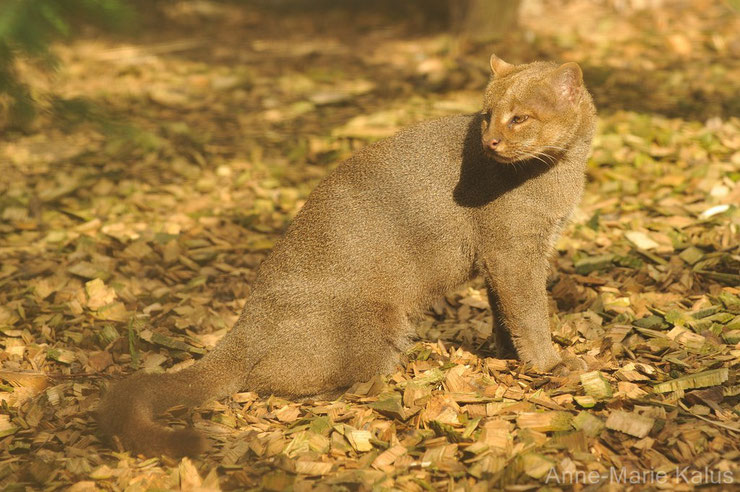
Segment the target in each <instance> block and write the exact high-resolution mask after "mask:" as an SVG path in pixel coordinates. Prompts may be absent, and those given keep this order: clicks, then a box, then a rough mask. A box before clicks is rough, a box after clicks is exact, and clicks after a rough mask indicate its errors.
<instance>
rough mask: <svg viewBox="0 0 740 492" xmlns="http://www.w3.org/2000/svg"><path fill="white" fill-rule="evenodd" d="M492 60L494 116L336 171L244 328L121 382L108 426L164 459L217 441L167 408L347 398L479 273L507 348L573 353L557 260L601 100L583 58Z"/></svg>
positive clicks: (535, 357) (529, 357)
mask: <svg viewBox="0 0 740 492" xmlns="http://www.w3.org/2000/svg"><path fill="white" fill-rule="evenodd" d="M490 68H491V74H492V77H491V81H490V82H489V84H488V85H487V87H486V89H485V94H484V100H483V108H484V109H483V111H482V112H480V113H476V114H473V115H460V116H450V117H443V118H439V119H435V120H431V121H427V122H423V123H420V124H416V125H414V126H411V127H409V128H407V129H405V130H403V131H401V132H400V133H398V134H396V135H395V136H393V137H391V138H388V139H385V140H382V141H379V142H376V143H374V144H372V145H369V146H367V147H365V148H363V149H362V150H360V151H359V152H357V153H355V154H354V155H353V156H351V157H350V158H349V159H348V160H347V161H346V162H344V163H343V164H341V165H340V166H339V167H338V168H337V169H335V170H334V171H333V172H331V173H330V174H329V175H328V176H327V177H326V178H325V179H324V180H323V181H322V182H321V183H320V184H319V185H318V186H317V187H316V189H315V190H314V191H313V192H312V193H311V195H310V196H309V198H308V200H307V201H306V204H305V206H304V207H303V208H302V209H301V211H300V212H299V213H298V214H297V216H296V218H295V220H294V221H293V222H292V224H291V225H290V226H289V227H288V229H287V231H286V233H285V236H284V238H283V239H282V241H280V242H279V243H278V244H277V245H276V246H275V248H274V249H273V251H272V252H271V253H270V255H269V256H268V257H267V259H266V260H265V261H264V262H263V263H262V264H261V266H260V267H259V272H258V275H257V278H256V280H255V282H254V285H253V287H252V293H251V295H250V296H249V298H248V299H247V301H246V304H245V306H244V309H243V312H242V314H241V316H240V317H239V319H238V321H237V322H236V324H235V325H234V327H233V328H232V329H231V330H230V331H229V332H228V333H227V334H226V335H225V336H224V337H223V339H222V340H221V341H220V342H219V343H218V344H217V346H216V347H215V348H214V349H213V350H212V351H211V352H210V353H209V354H207V355H206V356H205V357H203V358H202V359H201V360H199V361H197V362H196V363H195V364H194V365H192V366H190V367H188V368H186V369H184V370H182V371H179V372H175V373H167V374H144V373H138V374H135V375H133V376H131V377H129V378H127V379H124V380H122V381H120V382H119V383H117V384H115V385H114V386H113V387H112V388H111V390H110V391H109V392H108V393H107V394H106V395H105V396H104V397H103V399H102V401H101V404H100V406H99V411H98V422H99V425H100V427H101V429H102V431H103V432H104V434H105V435H106V436H109V437H110V436H117V438H118V439H119V440H120V443H121V444H122V445H123V447H124V448H126V449H129V450H132V451H134V452H138V453H142V454H146V455H150V456H151V455H158V454H167V455H170V456H175V457H179V456H185V455H196V454H198V453H200V452H202V451H203V450H204V448H205V444H206V441H205V440H204V438H203V437H202V436H200V435H199V434H198V433H197V432H195V431H193V430H192V429H180V430H171V429H168V428H166V427H164V426H162V425H160V424H158V423H157V422H156V421H155V420H154V417H155V416H156V415H157V414H158V413H161V412H163V411H164V410H166V409H167V408H170V407H172V406H175V405H186V406H195V405H198V404H201V403H203V402H204V401H206V400H208V399H213V398H222V397H225V396H227V395H229V394H232V393H235V392H237V391H240V390H249V391H255V392H258V393H260V394H276V395H280V396H282V397H286V398H305V397H309V396H316V397H333V396H336V395H338V394H341V393H340V392H341V390H342V389H346V388H347V387H349V386H350V385H351V384H353V383H355V382H357V381H365V380H368V379H370V378H372V377H373V376H375V375H377V374H382V373H388V372H391V371H393V370H394V368H395V366H396V364H397V363H398V361H399V356H400V354H401V353H403V352H404V351H405V350H407V349H408V348H410V346H411V345H412V336H413V333H414V328H413V324H412V322H411V320H412V319H413V317H414V316H415V315H418V314H419V313H420V312H421V311H422V310H423V309H424V308H425V307H427V306H428V305H429V304H431V302H432V301H433V300H434V299H435V298H437V297H438V296H440V295H442V294H444V293H445V292H448V291H449V290H451V289H453V288H455V287H457V286H459V285H461V284H463V283H464V282H466V281H468V280H470V279H471V278H473V277H474V276H476V275H479V274H482V275H484V276H485V279H486V282H487V285H488V292H489V299H490V304H491V309H492V310H493V313H494V320H495V321H494V327H493V335H492V337H493V339H494V340H493V342H494V344H495V347H496V350H497V351H498V354H499V355H500V356H501V357H514V356H518V357H519V359H521V360H522V361H523V362H525V363H529V364H531V365H533V366H534V367H535V368H536V369H538V370H540V371H548V370H551V369H553V368H554V367H555V366H557V365H559V364H561V363H563V360H562V358H561V356H560V354H559V353H558V351H557V350H556V349H555V348H554V346H553V344H552V341H551V339H550V331H549V322H548V311H547V309H548V302H547V291H546V288H545V284H546V277H547V274H548V269H549V262H548V258H549V256H550V254H551V250H552V249H553V244H554V242H555V240H556V239H557V237H558V235H559V234H560V232H561V230H562V228H563V226H564V225H565V223H566V222H567V220H568V218H569V217H570V215H571V213H572V212H573V210H574V208H575V207H576V206H577V204H578V203H579V200H580V198H581V195H582V191H583V184H584V171H585V166H586V161H587V156H588V153H589V149H590V144H591V140H592V137H593V134H594V128H595V123H596V110H595V108H594V105H593V102H592V99H591V96H590V95H589V93H588V91H587V90H586V88H585V86H584V84H583V77H582V72H581V69H580V67H579V66H578V65H577V64H575V63H565V64H563V65H560V66H558V65H556V64H553V63H546V62H534V63H530V64H523V65H512V64H509V63H506V62H504V61H503V60H501V59H500V58H498V57H496V56H495V55H493V56H491V58H490ZM568 362H569V363H573V361H572V360H570V361H568ZM575 365H576V366H577V365H578V363H577V362H576V363H575ZM561 367H562V366H561Z"/></svg>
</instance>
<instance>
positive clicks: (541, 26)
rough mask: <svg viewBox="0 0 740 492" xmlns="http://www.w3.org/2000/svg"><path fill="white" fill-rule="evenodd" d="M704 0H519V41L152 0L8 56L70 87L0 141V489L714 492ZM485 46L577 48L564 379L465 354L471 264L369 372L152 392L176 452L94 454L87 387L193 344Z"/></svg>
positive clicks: (557, 270)
mask: <svg viewBox="0 0 740 492" xmlns="http://www.w3.org/2000/svg"><path fill="white" fill-rule="evenodd" d="M732 5H733V2H717V1H708V0H691V1H663V2H660V1H655V2H650V1H634V0H633V1H615V0H613V1H604V2H602V1H585V0H573V1H565V0H561V1H556V0H528V1H525V2H524V8H523V11H522V26H521V29H520V30H519V31H517V32H516V33H512V35H511V36H510V37H509V38H507V39H506V40H503V41H500V42H497V43H491V44H486V45H478V44H475V43H472V42H469V41H465V40H460V39H456V38H454V37H452V36H450V35H449V34H446V33H442V32H439V30H438V29H437V30H435V29H434V28H430V27H426V28H424V27H423V26H420V25H419V23H417V22H411V21H410V20H404V19H397V18H390V17H389V16H388V15H386V14H382V13H378V12H376V11H374V10H373V9H372V8H365V9H362V10H353V9H336V10H323V9H314V10H306V9H303V10H300V9H285V8H284V9H278V8H267V7H265V6H264V2H263V6H260V7H258V6H255V5H254V4H252V3H242V4H237V3H221V2H211V1H175V2H170V3H167V4H165V6H164V7H162V8H161V9H160V10H158V11H157V12H152V13H151V15H146V16H144V19H143V20H144V23H143V26H142V28H141V29H140V30H139V31H138V32H136V33H135V34H130V35H125V36H121V35H117V36H116V35H109V34H105V33H85V34H84V35H83V36H82V37H81V38H79V39H77V40H76V41H74V42H72V43H70V44H66V45H60V46H58V47H57V52H58V54H59V55H60V58H61V60H62V64H61V68H60V70H59V72H58V73H57V74H56V75H55V76H54V77H53V78H47V77H44V76H42V75H40V74H37V73H35V72H33V70H30V69H29V71H28V76H29V77H30V78H31V80H32V81H33V83H34V87H36V90H38V91H40V92H43V91H54V92H55V93H57V94H59V95H61V96H63V97H65V98H67V99H68V100H75V99H74V98H79V97H84V98H86V100H87V101H88V102H89V103H90V104H88V105H86V106H85V105H77V106H74V108H77V109H76V110H73V109H74V108H73V109H70V111H68V113H67V115H68V116H67V117H66V118H61V117H59V116H52V113H48V114H46V115H43V116H42V117H41V118H39V119H38V121H37V122H36V123H35V126H34V127H33V128H32V129H31V131H30V132H28V133H26V134H21V133H9V134H6V135H4V136H3V137H2V139H1V140H0V169H1V170H2V172H1V173H0V332H2V333H3V336H2V338H0V364H1V368H0V400H1V403H2V407H1V408H0V488H2V489H4V490H62V489H64V490H75V491H87V490H99V489H100V490H130V491H138V490H150V489H151V490H170V489H180V490H218V489H222V490H236V489H253V490H258V489H261V490H309V489H312V488H317V489H319V490H371V489H373V490H375V489H377V490H390V489H398V490H409V491H422V490H439V491H442V490H449V491H452V490H498V489H506V490H535V489H540V488H542V489H547V490H571V489H574V490H602V489H603V490H621V489H622V488H625V489H632V490H645V489H650V488H653V489H658V488H662V489H668V490H691V489H693V488H697V487H706V488H708V489H716V490H730V489H731V488H732V487H733V484H736V483H737V482H738V481H740V439H739V436H740V425H739V424H738V420H739V416H740V399H739V398H738V394H739V393H740V385H738V381H737V367H738V364H739V363H740V210H739V207H738V204H740V131H739V130H740V119H738V115H739V114H740V82H739V81H740V64H739V63H738V60H739V59H740V38H739V37H738V35H737V33H738V32H740V21H739V18H738V13H737V10H733V6H732ZM642 7H644V8H642ZM492 51H495V52H496V53H497V54H498V55H499V56H501V57H502V58H504V59H506V60H507V61H510V62H514V63H520V62H527V61H531V60H535V59H547V60H560V61H576V62H578V63H579V64H581V66H582V68H583V71H584V75H585V80H586V84H587V86H588V87H589V89H590V90H591V91H592V93H593V95H594V98H595V101H596V105H597V107H598V108H599V112H600V120H601V121H600V128H599V132H598V136H597V138H596V140H595V142H594V150H593V156H592V158H591V160H590V163H589V168H588V184H587V188H586V192H585V196H584V198H583V202H582V205H581V207H580V209H579V210H578V212H577V213H576V215H575V217H574V220H573V223H572V224H571V225H570V226H569V227H568V228H567V229H566V231H565V233H564V236H563V238H562V239H561V240H560V241H559V243H558V244H557V254H556V255H555V258H554V260H553V269H552V276H551V279H550V282H549V289H550V291H551V299H552V302H551V307H552V310H551V312H552V317H551V326H552V330H553V338H554V340H555V342H556V343H557V344H559V345H560V346H561V347H562V348H567V349H568V350H570V351H572V352H573V353H577V354H579V355H580V356H581V357H582V358H583V359H584V360H586V361H587V362H588V363H589V370H590V372H589V373H586V374H585V375H580V376H579V375H574V376H571V377H568V378H558V377H555V376H553V375H551V374H539V373H536V372H533V371H530V370H528V369H527V368H523V367H521V366H520V365H519V364H518V363H517V362H516V361H504V360H497V359H494V358H492V355H491V353H490V351H489V347H488V346H487V344H486V343H485V341H486V338H487V337H488V335H489V334H490V331H491V328H490V326H491V315H490V311H489V309H488V302H487V298H486V295H485V290H484V289H483V285H482V283H481V282H473V283H472V284H471V285H468V286H465V287H464V288H461V289H459V290H458V291H456V292H453V293H450V294H449V295H448V296H446V297H445V298H444V299H439V300H438V301H437V302H436V303H435V304H434V305H433V306H431V307H430V310H429V311H428V313H427V314H426V315H425V316H424V318H423V319H421V320H419V321H418V324H417V326H418V328H417V331H418V334H419V336H420V342H419V343H418V344H417V345H416V346H415V347H414V349H413V350H411V351H410V352H409V353H408V354H406V356H405V357H404V361H403V364H402V366H400V367H399V368H398V369H397V371H396V372H395V373H393V374H384V375H381V376H378V377H377V378H375V379H373V380H372V381H369V382H366V383H362V384H358V385H355V386H354V387H352V388H351V389H350V390H349V391H348V392H347V393H346V394H345V395H344V396H343V397H341V398H340V399H338V400H336V401H310V402H301V403H298V402H291V401H286V400H283V399H280V398H276V397H269V396H258V395H256V394H253V393H240V394H237V395H234V396H233V397H232V398H229V399H227V400H224V401H219V402H212V403H209V404H207V405H205V406H203V407H201V408H198V409H196V410H195V411H194V412H189V411H185V410H183V409H173V410H172V411H171V412H170V413H169V414H168V415H167V416H166V417H165V420H166V421H168V422H171V423H172V425H175V426H181V425H194V426H195V428H197V429H199V430H200V431H202V432H203V433H204V434H206V435H207V436H208V437H209V440H210V442H211V444H212V446H211V449H210V451H209V452H208V453H206V454H205V455H203V456H202V457H199V458H197V459H183V460H179V461H178V460H172V459H169V458H166V457H162V458H154V459H144V458H142V457H136V456H131V455H130V454H129V453H127V452H123V451H121V450H116V449H115V448H111V447H109V446H108V445H106V444H104V443H102V442H101V441H100V437H99V436H98V435H97V427H96V424H95V422H94V419H93V412H94V409H95V407H96V405H97V402H98V400H99V395H100V393H101V391H102V390H103V389H104V388H105V387H106V386H107V384H109V382H111V381H113V380H115V379H117V378H120V377H122V376H123V375H125V374H129V373H131V372H133V371H134V370H137V369H146V370H149V371H165V370H166V371H170V370H176V369H178V368H182V367H185V366H187V365H189V364H191V363H193V361H194V360H195V359H197V358H199V357H201V356H202V354H204V353H205V352H206V351H207V350H208V349H209V348H210V347H212V346H213V345H214V344H215V343H216V342H217V340H218V339H219V338H220V337H221V336H222V335H223V334H224V333H225V332H226V331H227V330H228V328H229V327H230V326H231V325H232V324H233V323H234V321H235V320H236V318H237V316H238V314H239V312H240V308H241V306H242V305H243V302H244V299H245V298H246V297H247V296H248V295H249V290H250V284H251V282H252V281H253V279H254V275H255V269H256V267H257V266H258V265H259V263H260V262H261V261H262V260H263V259H264V257H265V255H266V254H267V253H268V252H269V250H270V248H271V247H272V246H273V245H274V243H275V241H277V240H278V239H279V237H280V235H281V232H282V231H283V230H284V228H285V226H286V225H287V224H288V223H289V222H290V220H291V219H292V217H294V216H295V214H296V212H297V211H298V210H299V209H300V207H301V205H302V204H303V203H304V202H305V200H306V197H307V196H308V194H309V192H310V191H311V189H312V188H313V187H314V186H315V185H316V184H317V183H318V181H319V180H320V179H321V178H322V177H323V176H325V175H326V173H327V172H328V171H329V170H330V169H332V168H333V167H335V166H336V165H338V164H339V163H340V162H341V161H342V160H343V159H344V158H346V157H347V156H349V155H350V154H351V153H352V152H353V151H354V150H355V149H358V148H360V147H362V146H364V145H366V144H367V143H369V142H372V141H374V140H377V139H378V138H382V137H384V136H387V135H390V134H392V133H394V132H395V131H396V130H398V129H399V128H402V127H403V126H405V125H407V124H410V123H412V122H415V121H419V120H422V119H427V118H431V117H435V116H441V115H447V114H455V113H464V112H473V111H477V110H478V109H479V105H480V99H481V92H482V88H483V87H484V85H485V83H486V80H487V77H488V71H487V60H488V56H489V55H490V53H491V52H492ZM75 111H77V112H75ZM75 115H76V116H75ZM82 116H84V117H82ZM735 486H736V485H735Z"/></svg>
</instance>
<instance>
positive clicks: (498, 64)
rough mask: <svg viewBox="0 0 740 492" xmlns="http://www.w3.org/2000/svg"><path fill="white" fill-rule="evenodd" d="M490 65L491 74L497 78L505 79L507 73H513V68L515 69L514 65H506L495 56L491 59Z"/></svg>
mask: <svg viewBox="0 0 740 492" xmlns="http://www.w3.org/2000/svg"><path fill="white" fill-rule="evenodd" d="M488 63H489V64H490V65H491V73H492V74H493V75H494V76H495V77H503V76H504V75H506V74H507V73H509V72H511V69H512V68H514V65H512V64H511V63H506V62H505V61H503V60H502V59H501V58H499V57H498V56H496V55H495V54H492V55H491V59H490V60H489V62H488Z"/></svg>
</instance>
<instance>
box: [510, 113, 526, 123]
mask: <svg viewBox="0 0 740 492" xmlns="http://www.w3.org/2000/svg"><path fill="white" fill-rule="evenodd" d="M528 118H529V116H527V115H526V114H525V115H521V116H519V115H517V116H514V117H513V118H512V119H511V120H510V121H509V123H510V124H512V125H518V124H519V123H524V122H525V121H527V119H528Z"/></svg>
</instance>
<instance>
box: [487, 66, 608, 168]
mask: <svg viewBox="0 0 740 492" xmlns="http://www.w3.org/2000/svg"><path fill="white" fill-rule="evenodd" d="M490 65H491V74H492V78H491V81H490V83H489V84H488V87H486V91H485V96H484V101H483V121H482V123H481V140H482V141H481V143H482V145H483V148H484V150H485V152H486V154H487V155H489V156H490V157H492V158H493V159H495V160H496V161H498V162H502V163H511V162H517V161H523V160H528V159H539V160H542V161H545V162H548V163H550V164H552V163H554V162H555V161H556V160H557V158H558V156H559V155H561V154H562V153H563V152H566V151H567V149H568V148H569V146H570V145H571V144H572V143H573V141H574V140H575V139H576V138H578V136H579V135H578V134H579V132H583V131H589V132H590V131H592V129H591V126H592V125H588V127H587V128H583V127H582V125H581V123H582V122H583V118H584V117H586V118H588V117H590V116H591V115H593V113H594V110H593V104H592V103H591V98H590V96H589V95H588V92H587V91H586V88H585V87H584V85H583V73H582V72H581V68H580V67H579V66H578V65H577V64H576V63H565V64H564V65H560V66H558V65H556V64H554V63H545V62H535V63H529V64H526V65H512V64H510V63H506V62H505V61H503V60H502V59H500V58H498V57H497V56H496V55H491V60H490Z"/></svg>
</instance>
